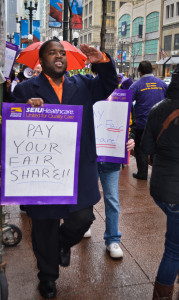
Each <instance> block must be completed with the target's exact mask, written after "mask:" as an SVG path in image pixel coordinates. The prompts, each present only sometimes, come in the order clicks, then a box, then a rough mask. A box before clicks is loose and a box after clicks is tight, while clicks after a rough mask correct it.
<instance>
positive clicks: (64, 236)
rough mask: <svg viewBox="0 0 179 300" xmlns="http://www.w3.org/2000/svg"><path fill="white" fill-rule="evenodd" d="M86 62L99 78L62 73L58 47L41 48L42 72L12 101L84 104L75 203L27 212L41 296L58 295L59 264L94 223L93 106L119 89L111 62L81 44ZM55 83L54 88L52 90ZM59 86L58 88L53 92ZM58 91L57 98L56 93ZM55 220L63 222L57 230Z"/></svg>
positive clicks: (52, 43) (63, 59) (55, 44)
mask: <svg viewBox="0 0 179 300" xmlns="http://www.w3.org/2000/svg"><path fill="white" fill-rule="evenodd" d="M81 51H82V52H83V53H84V54H85V55H86V56H87V61H86V63H87V64H89V63H92V64H95V68H96V70H97V71H98V74H99V76H97V77H96V78H93V77H92V76H91V75H86V76H82V75H80V74H79V75H76V76H72V77H71V78H67V77H66V76H65V75H64V74H65V71H66V67H67V58H66V53H65V50H64V48H63V46H62V44H61V43H60V42H58V41H56V40H51V41H47V42H45V43H44V44H43V45H42V46H41V48H40V50H39V61H40V64H41V66H42V72H41V74H40V75H39V76H37V77H36V78H32V79H29V80H28V81H27V82H24V83H22V84H19V85H17V87H16V88H15V90H14V97H15V101H16V103H28V104H31V105H32V106H34V107H38V106H41V105H43V103H48V104H50V103H51V104H60V103H61V104H66V105H83V120H82V132H81V144H80V162H79V175H78V204H77V205H36V206H34V205H32V206H27V213H28V215H29V216H30V217H31V218H32V244H33V250H34V253H35V255H36V258H37V265H38V268H39V270H40V271H39V273H38V278H39V280H40V284H39V290H40V293H41V295H42V296H43V297H45V298H53V297H54V296H55V295H56V286H55V280H56V279H57V278H58V276H59V264H60V265H62V266H68V265H69V264H70V248H71V247H72V246H73V245H75V244H77V243H79V242H80V241H81V239H82V238H83V235H84V233H85V232H86V231H87V230H88V228H89V227H90V225H91V224H92V222H93V220H94V215H93V205H94V204H96V203H97V202H98V201H99V199H100V193H99V189H98V176H97V165H96V145H95V135H94V121H93V104H94V103H95V102H96V101H98V100H104V99H106V98H107V97H108V96H109V95H110V94H111V93H112V92H113V90H114V89H115V88H116V87H117V84H118V78H117V74H116V70H115V67H114V62H113V61H112V60H111V58H110V57H109V56H108V55H107V54H105V53H102V52H100V51H98V50H97V49H95V48H93V47H88V46H87V45H81ZM54 85H55V89H54ZM56 87H57V89H56ZM59 87H61V91H62V92H59V93H58V95H57V94H56V92H55V90H58V88H59ZM59 219H63V220H64V223H63V224H62V225H61V226H59Z"/></svg>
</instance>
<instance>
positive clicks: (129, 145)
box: [126, 139, 135, 151]
mask: <svg viewBox="0 0 179 300" xmlns="http://www.w3.org/2000/svg"><path fill="white" fill-rule="evenodd" d="M126 146H127V151H131V150H132V149H134V146H135V142H134V140H133V139H130V140H128V142H127V143H126Z"/></svg>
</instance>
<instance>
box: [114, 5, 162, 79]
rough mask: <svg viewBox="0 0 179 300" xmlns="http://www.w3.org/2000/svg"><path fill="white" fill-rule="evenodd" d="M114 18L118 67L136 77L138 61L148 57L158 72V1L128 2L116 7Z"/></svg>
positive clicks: (159, 16) (159, 6)
mask: <svg viewBox="0 0 179 300" xmlns="http://www.w3.org/2000/svg"><path fill="white" fill-rule="evenodd" d="M117 18H118V33H117V36H118V41H117V53H119V54H120V52H121V53H122V54H121V55H120V59H118V63H117V65H118V67H119V69H120V70H121V71H123V72H126V73H129V74H133V76H135V77H136V76H137V67H138V65H139V63H140V61H142V60H149V61H150V62H151V63H152V66H153V70H154V73H155V74H157V65H156V61H158V60H159V57H160V50H159V49H160V43H161V39H160V32H161V22H160V18H161V1H159V0H144V1H137V2H133V1H130V2H129V3H126V4H124V5H123V6H122V7H121V8H120V9H119V11H118V17H117ZM124 52H126V56H124V55H123V53H124Z"/></svg>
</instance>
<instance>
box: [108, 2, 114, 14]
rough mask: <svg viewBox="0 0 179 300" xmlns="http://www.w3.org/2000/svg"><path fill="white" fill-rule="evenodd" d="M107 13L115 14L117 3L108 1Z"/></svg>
mask: <svg viewBox="0 0 179 300" xmlns="http://www.w3.org/2000/svg"><path fill="white" fill-rule="evenodd" d="M107 12H108V13H111V12H115V1H108V2H107Z"/></svg>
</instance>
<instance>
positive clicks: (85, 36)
mask: <svg viewBox="0 0 179 300" xmlns="http://www.w3.org/2000/svg"><path fill="white" fill-rule="evenodd" d="M84 43H85V44H86V43H87V35H84Z"/></svg>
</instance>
